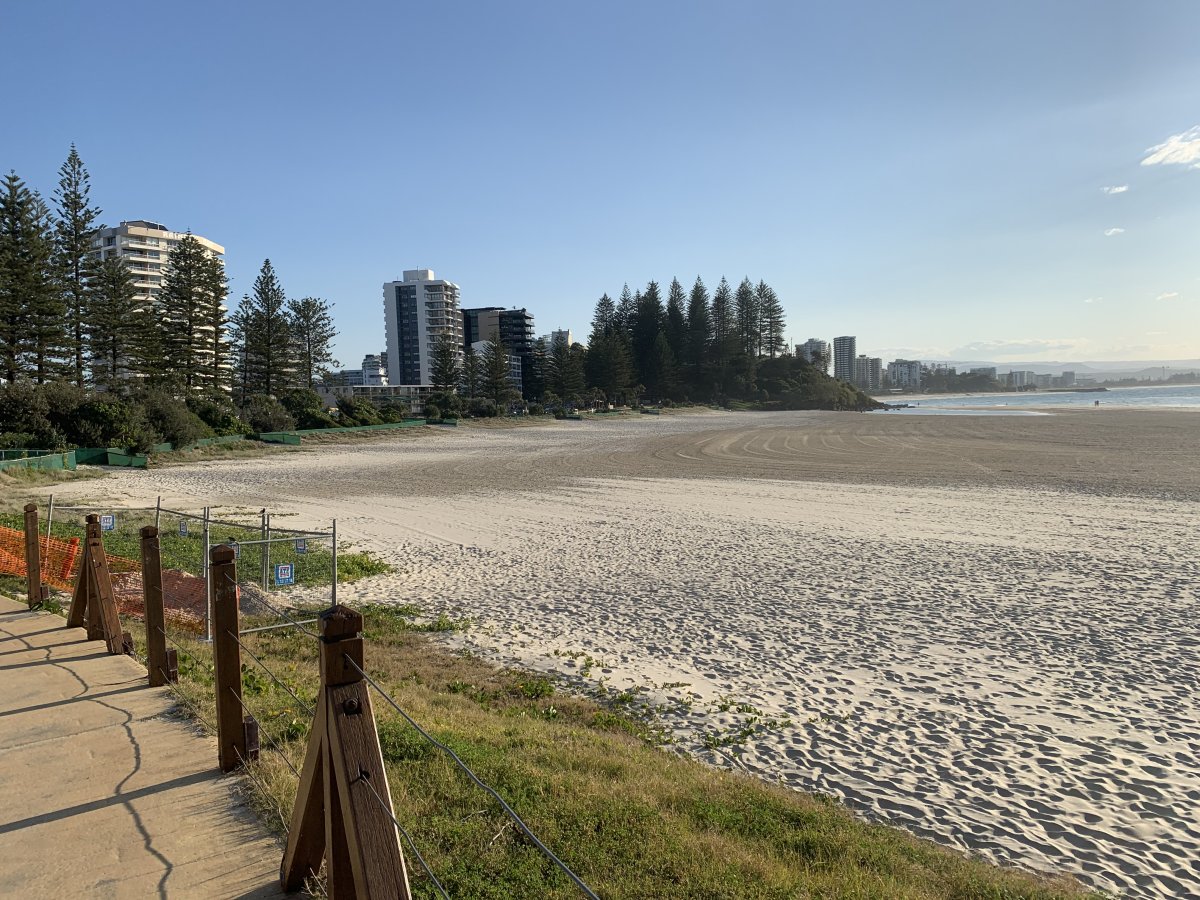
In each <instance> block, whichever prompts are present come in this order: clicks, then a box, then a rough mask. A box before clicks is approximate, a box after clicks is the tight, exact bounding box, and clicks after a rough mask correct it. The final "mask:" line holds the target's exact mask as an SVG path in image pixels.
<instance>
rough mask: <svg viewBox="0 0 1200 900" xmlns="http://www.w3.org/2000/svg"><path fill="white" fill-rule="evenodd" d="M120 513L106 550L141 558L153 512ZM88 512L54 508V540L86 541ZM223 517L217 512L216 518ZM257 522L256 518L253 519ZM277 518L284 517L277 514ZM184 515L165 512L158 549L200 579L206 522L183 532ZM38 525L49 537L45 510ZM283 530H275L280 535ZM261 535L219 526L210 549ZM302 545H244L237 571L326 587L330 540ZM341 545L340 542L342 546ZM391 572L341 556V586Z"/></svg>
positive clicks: (363, 556)
mask: <svg viewBox="0 0 1200 900" xmlns="http://www.w3.org/2000/svg"><path fill="white" fill-rule="evenodd" d="M113 512H114V513H115V514H116V517H117V519H116V528H115V529H114V530H113V531H106V532H104V549H105V552H106V553H108V555H110V556H122V557H125V558H126V559H133V560H139V559H141V535H140V533H139V532H140V529H141V528H142V526H144V525H153V524H154V511H153V510H128V511H124V510H120V509H116V510H113ZM84 515H85V514H84V513H82V512H78V511H74V510H72V511H67V510H55V513H54V521H53V522H52V523H51V527H50V533H51V535H52V536H53V537H56V538H62V539H63V540H70V539H71V538H80V539H82V538H83V534H84ZM218 515H224V514H219V513H216V512H214V518H215V517H217V516H218ZM254 518H255V519H257V515H255V516H254ZM276 518H283V517H281V516H277V517H276ZM179 524H180V517H179V516H176V515H173V514H170V513H163V514H162V516H161V520H160V523H159V548H160V552H161V553H162V566H163V568H164V569H176V570H179V571H181V572H190V573H191V574H193V575H199V574H200V573H201V571H202V563H203V558H204V532H203V523H201V522H200V521H198V520H196V519H188V520H186V524H187V533H186V534H184V533H182V532H181V531H180V527H179ZM0 525H5V526H7V527H9V528H16V529H21V528H24V519H23V516H22V514H21V513H19V512H16V511H14V510H4V511H0ZM39 527H40V528H41V529H42V533H43V534H44V533H45V527H46V523H45V511H44V510H42V512H41V519H40V521H39ZM280 534H281V532H278V531H275V532H273V535H274V536H276V537H278V536H279V535H280ZM261 537H262V531H261V528H260V526H259V524H257V523H254V524H249V523H248V524H245V525H218V524H212V525H210V527H209V540H210V543H211V545H212V546H216V545H217V544H222V543H230V542H241V541H253V540H259V539H260V538H261ZM302 546H303V550H301V545H300V544H298V543H297V542H296V541H295V540H284V541H277V542H274V543H272V544H271V548H270V551H269V552H267V553H265V559H264V549H263V547H262V545H260V544H246V545H243V546H240V547H239V556H238V572H239V577H240V578H242V579H249V580H258V579H259V578H260V576H261V572H262V570H263V564H264V562H265V563H266V564H267V573H268V581H269V582H270V580H271V579H272V578H273V572H274V566H275V565H276V564H278V563H291V565H292V568H293V571H294V573H295V580H296V584H297V585H300V586H307V587H319V586H321V585H327V584H329V583H330V582H331V580H332V577H333V552H332V549H331V544H330V541H329V540H328V539H327V538H326V539H320V538H308V539H305V541H304V543H303V545H302ZM339 546H340V542H339ZM390 571H392V567H391V566H389V565H388V564H387V563H385V562H383V561H382V560H379V559H376V558H375V557H373V556H371V555H370V554H369V553H365V552H361V551H347V550H345V549H339V552H338V583H339V584H351V583H353V582H355V581H358V580H359V579H361V578H368V577H370V576H372V575H382V574H386V573H388V572H390Z"/></svg>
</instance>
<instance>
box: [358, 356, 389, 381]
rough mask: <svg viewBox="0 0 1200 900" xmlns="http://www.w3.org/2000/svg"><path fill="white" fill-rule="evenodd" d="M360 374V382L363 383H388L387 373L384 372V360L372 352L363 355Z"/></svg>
mask: <svg viewBox="0 0 1200 900" xmlns="http://www.w3.org/2000/svg"><path fill="white" fill-rule="evenodd" d="M362 374H363V380H362V383H363V384H365V385H380V384H387V383H388V380H387V375H385V374H384V362H383V360H382V359H380V358H379V357H378V356H376V355H375V354H374V353H368V354H367V355H366V356H364V357H363V361H362Z"/></svg>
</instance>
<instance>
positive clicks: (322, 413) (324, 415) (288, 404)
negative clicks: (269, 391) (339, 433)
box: [279, 388, 338, 428]
mask: <svg viewBox="0 0 1200 900" xmlns="http://www.w3.org/2000/svg"><path fill="white" fill-rule="evenodd" d="M279 402H280V403H282V404H283V407H284V409H286V410H287V411H288V413H290V414H291V416H292V418H293V419H295V420H296V427H297V428H333V427H335V426H337V424H338V423H337V421H335V420H334V418H333V416H331V415H330V414H329V412H328V411H327V410H326V409H325V403H324V401H323V400H322V399H321V396H320V394H318V393H317V392H316V391H313V390H309V389H308V388H297V389H296V390H293V391H288V392H287V393H285V394H284V395H283V396H281V397H280V398H279Z"/></svg>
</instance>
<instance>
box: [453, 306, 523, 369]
mask: <svg viewBox="0 0 1200 900" xmlns="http://www.w3.org/2000/svg"><path fill="white" fill-rule="evenodd" d="M462 315H463V347H464V348H465V347H469V346H471V345H472V344H475V343H478V342H479V341H491V340H495V339H496V338H499V339H500V343H502V344H504V346H505V347H507V348H508V349H509V351H510V352H511V353H513V354H515V355H517V356H521V357H526V356H529V355H531V354H532V353H533V316H531V315H530V314H529V313H528V312H526V311H525V310H524V309H505V308H504V307H501V306H485V307H481V308H479V309H464V310H463V311H462Z"/></svg>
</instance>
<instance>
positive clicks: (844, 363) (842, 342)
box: [833, 335, 858, 382]
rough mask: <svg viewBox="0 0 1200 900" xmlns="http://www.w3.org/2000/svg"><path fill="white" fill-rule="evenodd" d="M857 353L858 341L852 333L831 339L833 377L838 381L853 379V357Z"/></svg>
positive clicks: (851, 380)
mask: <svg viewBox="0 0 1200 900" xmlns="http://www.w3.org/2000/svg"><path fill="white" fill-rule="evenodd" d="M857 355H858V341H857V340H855V338H854V336H853V335H843V336H842V337H835V338H834V339H833V377H834V378H836V379H837V380H838V381H848V382H853V381H854V359H855V357H856V356H857Z"/></svg>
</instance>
